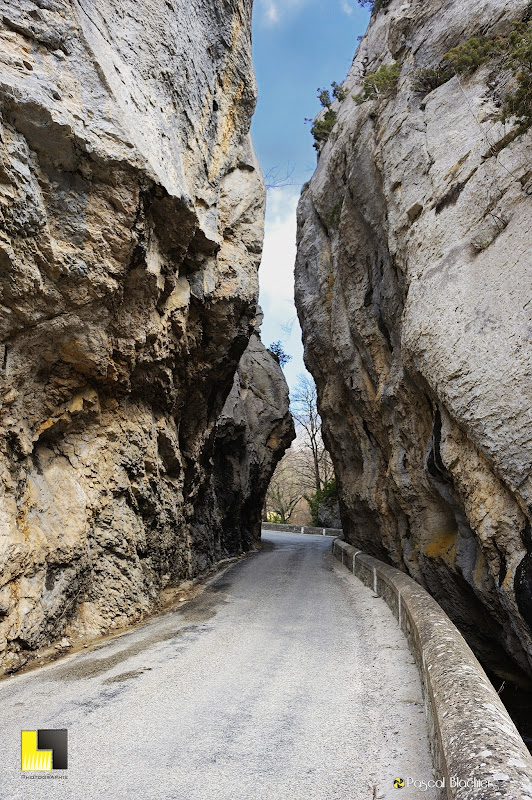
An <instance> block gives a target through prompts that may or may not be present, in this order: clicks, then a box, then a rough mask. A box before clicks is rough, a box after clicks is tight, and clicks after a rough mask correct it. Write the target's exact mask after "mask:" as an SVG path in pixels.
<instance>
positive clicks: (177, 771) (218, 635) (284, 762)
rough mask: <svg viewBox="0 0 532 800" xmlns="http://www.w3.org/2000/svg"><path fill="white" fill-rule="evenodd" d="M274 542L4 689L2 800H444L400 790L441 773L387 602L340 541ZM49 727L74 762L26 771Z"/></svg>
mask: <svg viewBox="0 0 532 800" xmlns="http://www.w3.org/2000/svg"><path fill="white" fill-rule="evenodd" d="M263 537H264V541H265V547H264V549H263V550H262V551H261V552H260V553H258V554H256V555H253V556H251V557H250V558H248V559H245V560H243V561H241V562H239V563H238V564H235V565H234V566H232V567H231V568H230V569H229V570H227V571H226V572H225V573H223V574H222V575H221V576H220V577H219V578H218V579H217V580H215V581H214V582H213V583H211V584H210V585H209V586H208V587H207V588H206V589H205V591H204V592H203V593H202V594H200V595H199V596H198V597H197V598H195V599H194V600H192V601H190V602H189V603H187V604H184V605H183V606H182V607H181V608H179V609H178V610H176V611H172V612H169V613H166V614H163V615H161V616H160V617H158V618H156V619H153V620H151V621H149V622H148V623H146V624H145V625H142V626H140V627H138V628H136V629H135V630H133V631H131V632H129V633H127V634H125V635H122V636H120V637H117V638H114V639H111V640H108V641H106V642H105V643H100V644H99V645H98V646H97V647H94V648H92V649H91V650H90V651H84V652H82V653H77V654H72V655H71V656H69V657H67V658H66V659H63V660H61V661H60V662H56V663H55V664H52V665H50V666H47V667H43V668H41V669H39V670H36V671H33V672H29V673H27V674H26V675H20V676H15V677H13V678H10V679H8V680H5V681H3V682H0V709H1V711H0V714H1V720H2V726H1V731H0V746H1V749H0V752H1V756H0V758H1V776H0V798H2V800H15V798H24V800H31V798H39V799H40V798H54V800H55V799H56V798H67V797H68V798H73V800H95V799H97V798H101V800H136V799H137V798H138V800H174V799H175V800H366V798H367V800H376V799H377V798H399V797H400V798H412V797H418V798H419V797H425V798H434V797H436V795H435V794H433V793H432V791H430V790H429V791H425V792H423V793H420V791H419V789H416V788H415V787H410V788H405V789H403V790H402V792H401V793H400V794H398V793H397V789H394V787H393V781H394V779H395V778H397V777H400V778H403V779H404V780H405V782H406V779H407V777H412V778H415V779H416V780H430V779H432V778H433V777H434V776H433V771H432V762H431V759H430V755H429V749H428V740H427V730H426V723H425V716H424V713H423V705H422V699H421V689H420V682H419V677H418V674H417V670H416V667H415V666H414V663H413V659H412V657H411V656H410V653H409V651H408V648H407V645H406V641H405V639H404V637H403V635H402V634H401V633H400V631H399V629H398V626H397V623H396V621H395V619H394V617H393V616H392V614H391V612H390V611H389V609H388V607H387V606H386V605H385V603H384V602H383V601H382V600H381V599H380V598H376V597H375V596H374V594H373V592H372V591H371V590H369V589H367V588H366V587H364V586H363V585H362V584H361V583H360V582H359V581H358V580H357V579H355V578H354V577H353V576H352V575H350V574H349V572H348V571H347V570H346V569H345V568H344V567H342V566H341V565H340V564H338V562H336V561H335V560H334V559H333V558H332V556H331V554H330V548H331V540H330V539H328V538H325V537H319V536H307V535H305V536H302V535H296V534H283V533H272V532H269V531H268V532H265V533H264V534H263ZM49 728H67V729H68V759H69V762H68V769H67V770H66V771H65V770H61V771H60V770H54V771H52V772H49V773H22V772H21V770H20V732H21V730H37V729H49ZM27 775H31V776H32V777H31V778H27V777H24V776H27ZM43 775H45V776H46V777H45V778H44V777H41V776H43ZM33 776H37V777H33ZM56 776H61V779H59V777H56ZM65 776H66V777H65ZM52 781H53V785H52Z"/></svg>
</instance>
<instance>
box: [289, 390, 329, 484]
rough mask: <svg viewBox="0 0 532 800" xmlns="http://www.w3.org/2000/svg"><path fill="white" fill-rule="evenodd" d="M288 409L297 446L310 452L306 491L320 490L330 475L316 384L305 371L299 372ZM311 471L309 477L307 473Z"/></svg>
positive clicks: (306, 470) (305, 470)
mask: <svg viewBox="0 0 532 800" xmlns="http://www.w3.org/2000/svg"><path fill="white" fill-rule="evenodd" d="M291 411H292V416H293V418H294V421H295V423H296V430H297V432H298V440H299V446H300V449H301V450H302V451H303V452H305V451H306V453H307V454H308V455H309V458H308V459H307V468H306V469H305V468H304V469H303V471H304V472H306V473H307V475H306V476H305V477H306V480H304V482H305V483H306V488H307V491H309V490H310V491H311V492H319V491H320V489H321V488H322V487H323V484H324V483H325V482H327V481H329V480H330V479H331V478H332V476H333V471H332V465H331V460H330V456H329V454H328V452H327V450H326V449H325V445H324V444H323V438H322V435H321V417H320V415H319V412H318V397H317V392H316V384H315V383H314V381H313V380H312V378H309V377H307V376H306V375H299V376H298V383H297V386H296V388H295V390H294V391H293V392H292V402H291ZM309 472H310V473H311V480H308V478H309V477H310V476H309V474H308V473H309Z"/></svg>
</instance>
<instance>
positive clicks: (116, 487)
mask: <svg viewBox="0 0 532 800" xmlns="http://www.w3.org/2000/svg"><path fill="white" fill-rule="evenodd" d="M0 11H1V20H2V24H1V28H0V37H1V47H0V76H1V78H0V292H1V295H2V299H1V342H2V345H1V347H0V355H1V358H0V370H1V371H0V398H1V416H0V485H1V495H2V498H1V500H0V575H1V581H0V665H1V666H2V668H3V669H4V670H14V669H16V668H18V667H19V666H20V665H21V664H23V663H24V662H25V660H26V659H27V656H28V653H30V652H32V651H36V650H39V648H42V647H43V646H45V645H49V644H50V643H53V642H54V641H56V640H57V639H58V638H60V637H62V636H65V635H66V636H68V637H69V638H71V639H72V638H74V637H80V636H86V635H95V634H100V633H102V632H106V631H108V630H110V629H112V628H114V627H117V626H121V625H124V624H127V623H129V622H131V621H134V620H137V619H139V618H141V617H142V616H143V615H144V614H145V613H146V612H149V611H151V610H152V609H154V608H156V607H157V605H158V603H159V602H160V601H161V599H164V597H165V592H167V590H171V589H172V587H176V586H178V585H179V583H180V582H181V581H183V580H189V579H191V578H193V577H194V576H196V575H198V574H200V573H202V572H205V571H206V570H208V569H209V568H210V567H212V565H213V564H215V563H216V561H217V560H219V559H220V558H223V557H224V556H227V555H233V554H238V553H240V552H242V550H243V549H246V548H249V547H250V546H252V544H253V542H254V541H255V540H256V539H257V538H258V536H259V535H260V528H259V521H260V507H261V505H262V500H263V497H264V493H265V491H266V487H267V483H268V481H269V478H270V475H271V472H272V471H273V469H274V467H275V463H276V461H277V460H278V459H279V458H280V457H281V455H282V453H283V452H284V448H285V447H286V446H287V444H289V442H290V441H291V438H292V437H293V430H292V423H291V419H290V416H289V411H288V391H287V387H286V384H285V382H284V378H283V375H282V372H281V370H280V368H279V367H278V365H277V364H276V363H275V361H274V359H273V358H272V357H271V356H269V355H268V354H267V353H266V352H265V350H264V348H263V346H262V345H261V343H260V341H259V339H258V336H257V333H256V329H257V313H258V312H257V294H258V280H257V270H258V265H259V261H260V257H261V248H262V236H263V214H264V197H265V193H264V186H263V180H262V175H261V171H260V168H259V167H258V163H257V160H256V157H255V154H254V151H253V146H252V143H251V140H250V136H249V127H250V121H251V116H252V113H253V110H254V107H255V100H256V91H255V84H254V79H253V68H252V63H251V41H250V40H251V4H250V3H248V2H246V1H245V0H230V1H229V2H222V3H220V2H215V0H208V1H207V2H205V0H202V1H201V2H200V0H192V2H190V0H187V2H185V1H184V0H171V1H170V0H168V1H167V2H163V0H149V2H142V3H138V2H134V0H120V2H118V0H17V2H14V0H1V2H0ZM250 337H251V343H250V344H249V347H248V342H249V340H250ZM246 348H247V349H246ZM239 362H240V366H239ZM237 367H238V372H237ZM261 493H262V494H261Z"/></svg>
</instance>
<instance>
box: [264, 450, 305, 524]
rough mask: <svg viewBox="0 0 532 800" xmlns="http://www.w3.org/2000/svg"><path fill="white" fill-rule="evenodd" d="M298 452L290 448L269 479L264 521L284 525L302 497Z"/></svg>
mask: <svg viewBox="0 0 532 800" xmlns="http://www.w3.org/2000/svg"><path fill="white" fill-rule="evenodd" d="M303 492H304V487H303V485H302V482H301V470H300V465H299V453H298V452H297V451H296V450H294V449H293V448H291V449H290V450H288V452H287V453H286V455H285V456H284V458H283V459H282V460H281V461H280V462H279V464H278V465H277V469H276V470H275V472H274V474H273V478H272V479H271V481H270V485H269V487H268V492H267V494H266V503H265V506H264V517H265V519H266V521H268V522H273V521H274V519H275V521H277V522H280V523H282V524H283V525H286V524H287V523H289V522H290V519H291V517H292V514H293V513H294V511H295V509H296V506H297V504H298V503H299V501H300V500H301V499H302V497H303Z"/></svg>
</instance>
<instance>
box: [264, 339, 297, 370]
mask: <svg viewBox="0 0 532 800" xmlns="http://www.w3.org/2000/svg"><path fill="white" fill-rule="evenodd" d="M268 350H269V351H270V353H271V354H272V356H273V357H274V358H275V360H276V361H277V363H278V364H279V366H281V367H284V365H285V364H288V362H289V361H291V360H292V356H289V355H288V353H285V351H284V347H283V345H282V344H281V342H272V344H271V345H270V346H269V347H268Z"/></svg>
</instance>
